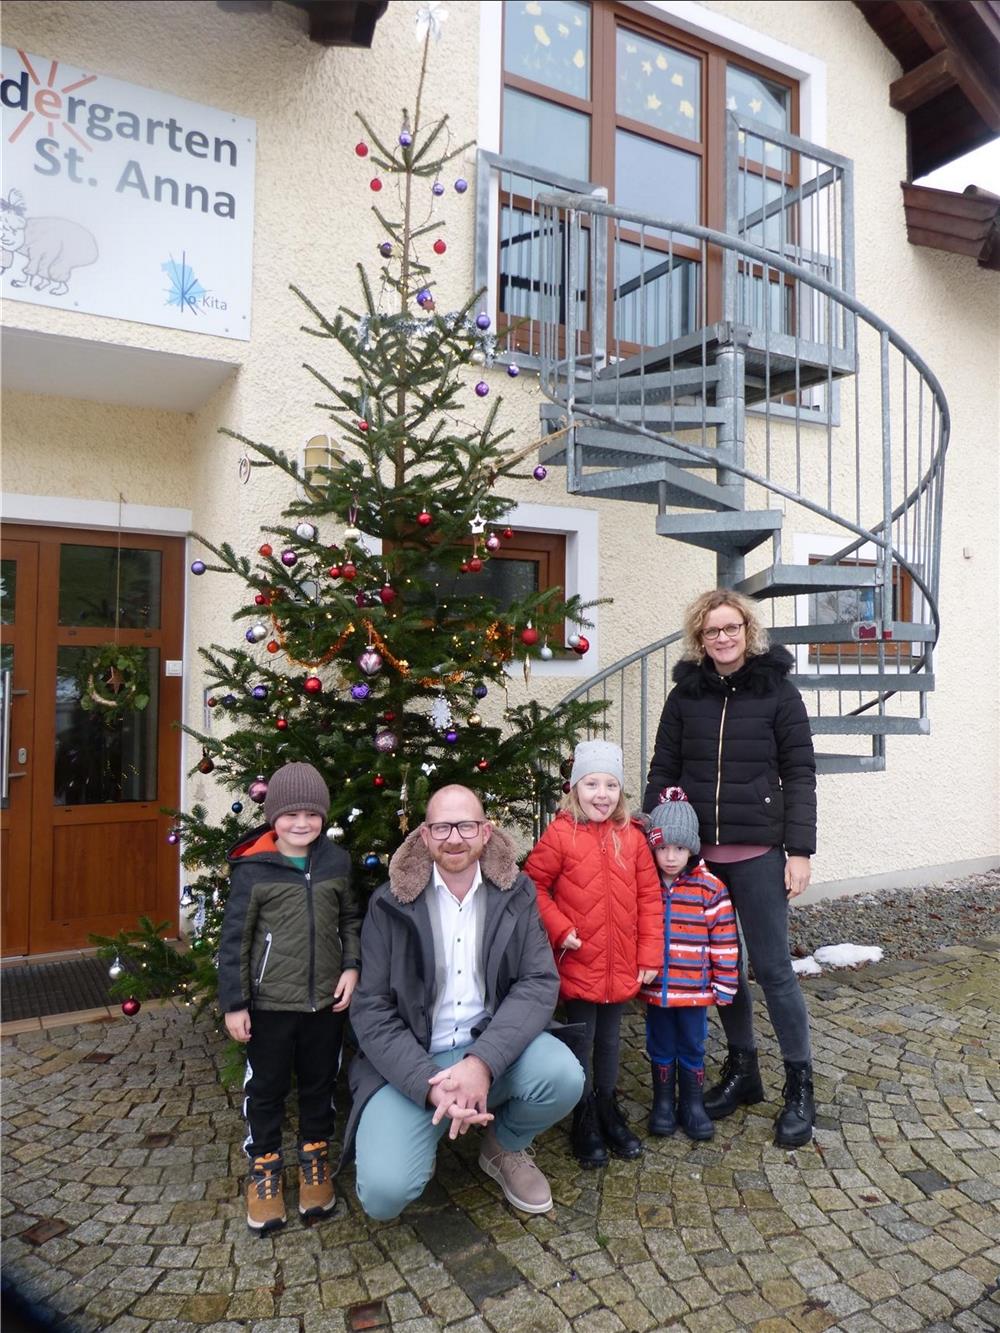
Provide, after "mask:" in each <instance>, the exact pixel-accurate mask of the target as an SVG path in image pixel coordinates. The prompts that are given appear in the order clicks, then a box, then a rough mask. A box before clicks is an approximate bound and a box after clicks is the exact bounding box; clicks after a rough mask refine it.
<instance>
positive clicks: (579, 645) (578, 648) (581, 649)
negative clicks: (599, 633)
mask: <svg viewBox="0 0 1000 1333" xmlns="http://www.w3.org/2000/svg"><path fill="white" fill-rule="evenodd" d="M589 647H590V640H589V639H587V638H584V636H583V635H582V634H581V635H580V636H579V637H578V639H577V641H576V643H574V645H573V651H574V653H578V654H579V655H580V656H581V657H582V656H583V655H584V653H585V652H586V651H587V650H588V649H589Z"/></svg>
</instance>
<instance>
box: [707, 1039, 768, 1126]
mask: <svg viewBox="0 0 1000 1333" xmlns="http://www.w3.org/2000/svg"><path fill="white" fill-rule="evenodd" d="M763 1100H764V1086H763V1084H762V1083H761V1081H760V1069H759V1068H758V1065H757V1052H756V1051H745V1050H743V1049H742V1048H741V1047H739V1046H730V1048H729V1053H728V1054H727V1056H726V1060H725V1063H724V1064H723V1066H722V1070H721V1072H720V1074H719V1081H718V1082H717V1083H715V1084H713V1086H712V1087H711V1088H709V1090H708V1092H706V1093H705V1110H706V1111H707V1112H708V1114H709V1115H710V1116H711V1117H712V1119H713V1120H721V1119H722V1117H723V1116H726V1115H732V1113H733V1112H734V1111H735V1110H736V1108H737V1106H750V1105H752V1104H753V1103H754V1102H762V1101H763Z"/></svg>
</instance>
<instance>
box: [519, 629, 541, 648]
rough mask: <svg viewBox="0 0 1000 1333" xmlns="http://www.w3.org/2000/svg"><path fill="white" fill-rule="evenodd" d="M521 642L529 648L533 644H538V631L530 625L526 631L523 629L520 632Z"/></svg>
mask: <svg viewBox="0 0 1000 1333" xmlns="http://www.w3.org/2000/svg"><path fill="white" fill-rule="evenodd" d="M521 642H522V643H526V644H527V645H528V647H529V648H530V647H531V645H532V644H533V643H537V642H538V630H536V629H535V628H534V627H533V626H532V625H529V626H528V627H527V628H526V629H523V630H522V631H521Z"/></svg>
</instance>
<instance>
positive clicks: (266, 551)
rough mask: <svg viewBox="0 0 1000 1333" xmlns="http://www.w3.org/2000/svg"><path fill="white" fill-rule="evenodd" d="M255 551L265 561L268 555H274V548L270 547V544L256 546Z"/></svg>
mask: <svg viewBox="0 0 1000 1333" xmlns="http://www.w3.org/2000/svg"><path fill="white" fill-rule="evenodd" d="M257 550H258V552H259V553H260V554H261V555H262V556H263V557H264V559H265V560H266V559H267V557H268V556H269V555H274V547H273V546H272V545H271V543H270V542H265V543H264V545H263V546H258V547H257Z"/></svg>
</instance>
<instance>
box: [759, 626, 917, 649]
mask: <svg viewBox="0 0 1000 1333" xmlns="http://www.w3.org/2000/svg"><path fill="white" fill-rule="evenodd" d="M767 637H768V638H769V639H770V640H771V642H772V643H848V644H857V642H858V640H857V639H856V638H855V635H854V627H853V625H851V624H850V623H845V624H838V625H769V626H768V628H767ZM933 642H934V626H933V625H918V624H914V623H913V622H912V621H909V620H894V621H893V622H892V638H891V639H886V640H885V643H886V645H887V646H889V647H891V646H892V644H894V643H933Z"/></svg>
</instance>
